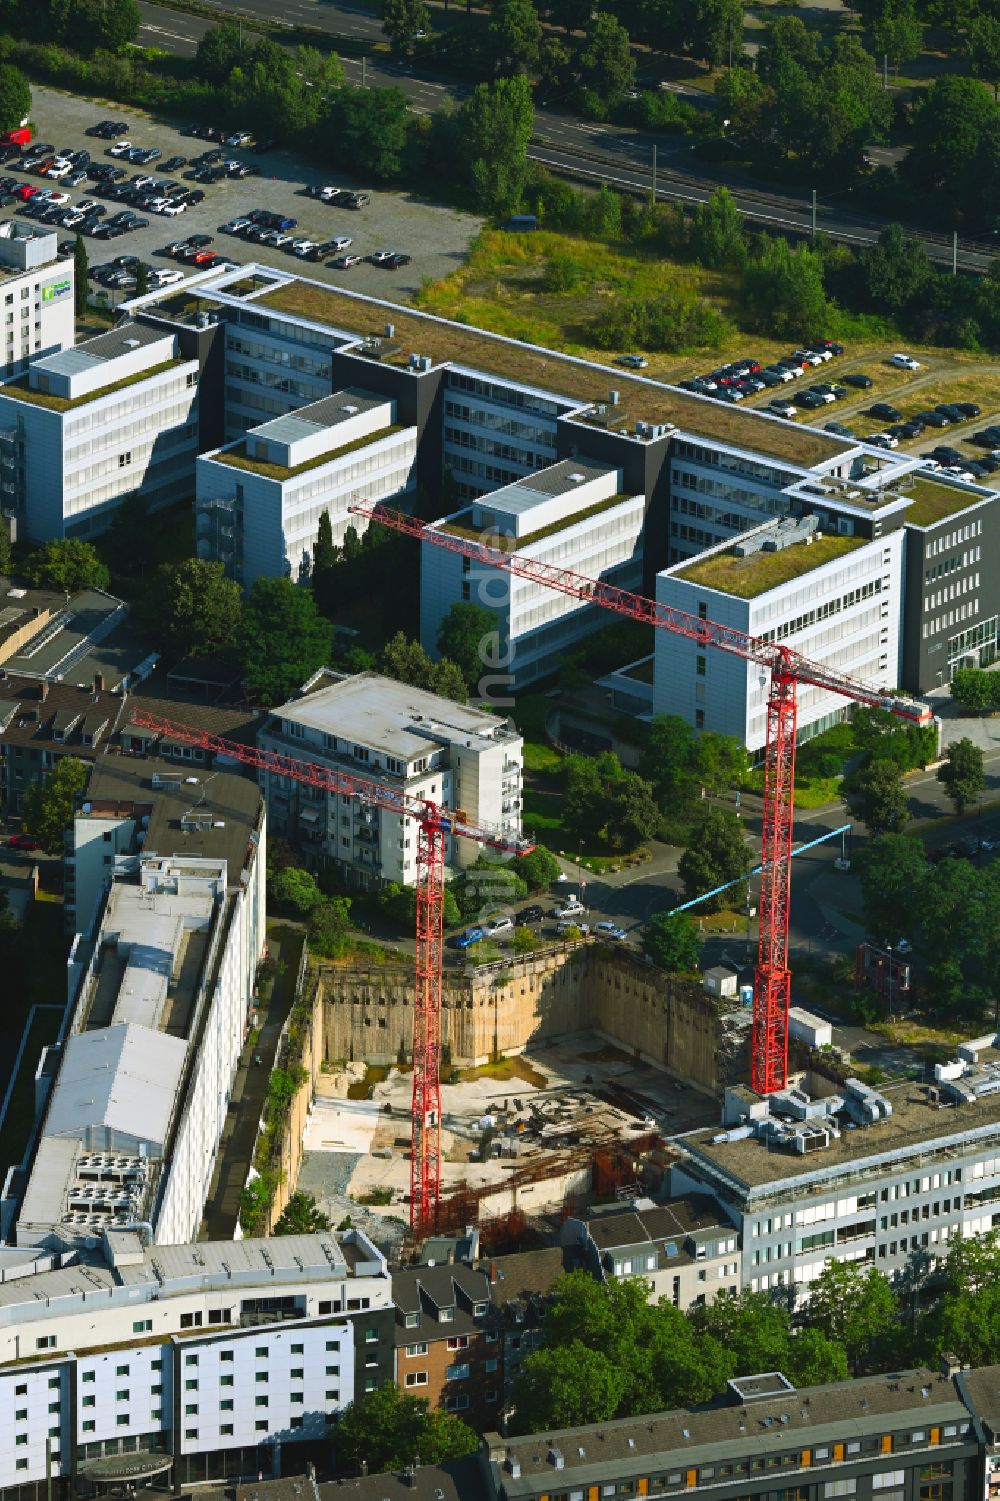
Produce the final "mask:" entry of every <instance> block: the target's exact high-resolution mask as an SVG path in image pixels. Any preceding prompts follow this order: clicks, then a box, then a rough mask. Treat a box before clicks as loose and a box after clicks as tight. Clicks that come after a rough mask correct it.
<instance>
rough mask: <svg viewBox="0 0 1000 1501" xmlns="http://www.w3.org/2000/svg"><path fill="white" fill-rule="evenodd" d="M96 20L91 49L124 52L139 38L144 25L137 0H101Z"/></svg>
mask: <svg viewBox="0 0 1000 1501" xmlns="http://www.w3.org/2000/svg"><path fill="white" fill-rule="evenodd" d="M96 20H97V25H96V27H95V29H94V31H93V33H92V37H91V42H90V48H89V49H88V50H90V51H96V50H97V49H98V48H99V49H100V50H101V51H102V52H123V51H124V50H125V48H126V47H130V46H131V45H132V43H133V42H135V41H136V40H137V38H138V36H139V28H140V26H141V25H142V16H141V15H140V13H139V7H138V5H137V4H136V0H100V4H99V5H98V6H97V17H96Z"/></svg>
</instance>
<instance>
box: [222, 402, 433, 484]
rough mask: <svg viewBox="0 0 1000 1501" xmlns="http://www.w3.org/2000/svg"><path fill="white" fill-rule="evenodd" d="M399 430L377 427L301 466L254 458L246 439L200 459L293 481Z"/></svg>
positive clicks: (393, 426) (300, 434)
mask: <svg viewBox="0 0 1000 1501" xmlns="http://www.w3.org/2000/svg"><path fill="white" fill-rule="evenodd" d="M384 405H388V403H384ZM275 420H276V421H284V420H286V419H283V418H276V419H275ZM259 431H260V429H259V428H257V429H255V432H259ZM306 431H308V429H305V430H304V431H302V432H298V433H295V434H294V436H295V437H296V438H302V437H304V436H305V433H306ZM317 431H318V429H317ZM402 431H403V427H402V425H401V424H399V423H389V425H388V426H386V427H380V428H379V429H378V431H377V432H374V433H364V434H363V435H362V436H361V437H360V438H349V439H347V440H346V441H345V442H343V443H339V444H337V445H335V446H334V447H332V448H325V449H324V450H323V452H322V453H318V454H315V455H314V456H313V458H311V459H304V460H303V461H302V463H301V464H291V465H289V464H276V463H274V462H273V461H272V460H270V459H258V458H255V457H254V456H253V455H251V454H250V453H249V452H248V450H247V438H238V439H237V440H236V442H235V443H233V444H232V445H231V446H230V447H228V448H220V449H217V450H216V452H215V453H209V454H205V455H204V456H203V457H204V458H206V459H208V460H210V461H211V462H212V463H216V464H231V465H233V467H234V468H236V469H246V470H247V471H248V472H249V473H250V474H259V475H261V476H262V477H263V478H264V479H275V480H286V479H294V478H295V476H296V475H298V474H305V473H306V471H307V470H309V469H320V468H322V466H323V465H324V464H333V463H336V461H337V460H338V459H342V458H344V456H345V455H346V454H349V453H353V452H354V451H355V450H356V449H358V448H371V447H372V445H373V444H375V443H378V442H380V441H381V439H382V438H391V437H393V436H394V435H395V434H396V433H400V432H402ZM409 431H410V432H412V433H413V434H414V436H415V435H416V431H417V429H416V428H415V427H414V428H410V429H409ZM248 437H249V435H248ZM280 441H281V442H283V443H287V442H289V441H290V440H289V438H288V437H287V436H286V437H284V438H282V439H281V440H280Z"/></svg>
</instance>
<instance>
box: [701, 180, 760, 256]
mask: <svg viewBox="0 0 1000 1501" xmlns="http://www.w3.org/2000/svg"><path fill="white" fill-rule="evenodd" d="M691 249H692V252H693V254H694V255H695V257H696V259H697V260H699V261H701V263H702V265H704V266H709V267H711V268H712V269H713V270H720V271H721V270H725V269H727V268H728V267H732V266H741V265H742V264H743V261H744V260H745V258H746V250H747V238H746V235H745V233H744V230H743V220H742V218H741V216H740V212H739V209H738V208H737V207H736V202H735V200H734V198H733V196H732V194H731V193H730V191H729V189H728V188H716V189H715V191H714V193H713V194H712V196H711V198H710V199H709V200H708V202H707V203H699V204H697V205H696V207H695V211H694V218H693V220H692V224H691Z"/></svg>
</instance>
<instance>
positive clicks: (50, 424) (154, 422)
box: [0, 298, 198, 542]
mask: <svg viewBox="0 0 1000 1501" xmlns="http://www.w3.org/2000/svg"><path fill="white" fill-rule="evenodd" d="M70 300H71V301H72V298H71V299H70ZM0 431H2V432H3V433H4V434H5V441H4V451H5V452H7V453H8V455H12V456H13V459H14V463H13V467H12V468H11V470H10V473H11V475H12V476H13V479H12V483H13V484H14V485H15V490H16V493H15V497H14V499H15V501H16V506H15V510H16V515H17V519H18V526H19V528H21V529H23V532H24V535H25V536H26V537H28V538H29V539H30V540H31V541H33V542H43V541H46V540H48V539H49V538H53V537H87V536H90V535H92V534H94V533H97V532H101V531H104V530H105V529H106V528H107V527H108V525H109V524H110V522H111V520H112V517H113V515H114V513H115V511H116V510H117V508H118V507H119V506H120V505H121V503H122V501H123V500H124V499H125V498H126V497H127V496H132V495H140V496H141V497H142V498H143V499H144V500H145V501H146V502H147V504H148V505H149V506H150V508H153V509H155V508H157V507H159V506H163V505H168V504H170V503H171V502H172V501H176V500H180V499H183V498H184V497H185V496H189V495H190V493H191V488H192V479H193V475H194V464H195V458H196V456H197V453H198V362H197V360H196V359H194V360H193V359H185V358H183V357H182V356H181V353H180V350H179V347H178V341H177V337H176V335H175V334H173V333H171V332H170V331H169V330H166V329H160V328H152V327H148V326H146V325H143V324H139V323H134V322H125V323H121V324H119V325H118V326H117V327H115V328H114V329H112V330H110V331H109V332H108V333H104V334H98V335H97V336H96V337H95V338H92V339H87V340H85V341H84V342H83V343H82V344H78V345H77V346H76V347H75V348H72V349H66V350H64V351H62V352H61V353H57V354H52V355H48V356H46V357H44V358H42V359H37V360H33V361H32V363H31V365H30V367H29V369H28V370H27V372H26V373H25V374H24V375H22V376H19V377H17V378H16V379H14V380H10V381H7V382H6V383H5V384H4V385H2V386H0ZM2 460H3V453H0V463H2ZM22 523H23V527H22Z"/></svg>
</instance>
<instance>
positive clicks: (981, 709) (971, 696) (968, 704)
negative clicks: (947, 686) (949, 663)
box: [951, 667, 1000, 714]
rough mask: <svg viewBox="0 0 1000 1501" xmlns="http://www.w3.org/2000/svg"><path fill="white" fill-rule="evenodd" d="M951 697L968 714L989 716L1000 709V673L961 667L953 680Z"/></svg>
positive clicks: (980, 668)
mask: <svg viewBox="0 0 1000 1501" xmlns="http://www.w3.org/2000/svg"><path fill="white" fill-rule="evenodd" d="M951 696H952V698H953V699H954V700H955V702H956V704H958V706H959V708H960V709H962V710H964V711H965V713H966V714H989V713H990V712H991V711H992V710H993V709H997V708H1000V672H987V671H985V669H984V668H982V667H960V668H959V669H958V671H957V672H956V673H955V676H954V677H953V678H952V680H951Z"/></svg>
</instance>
